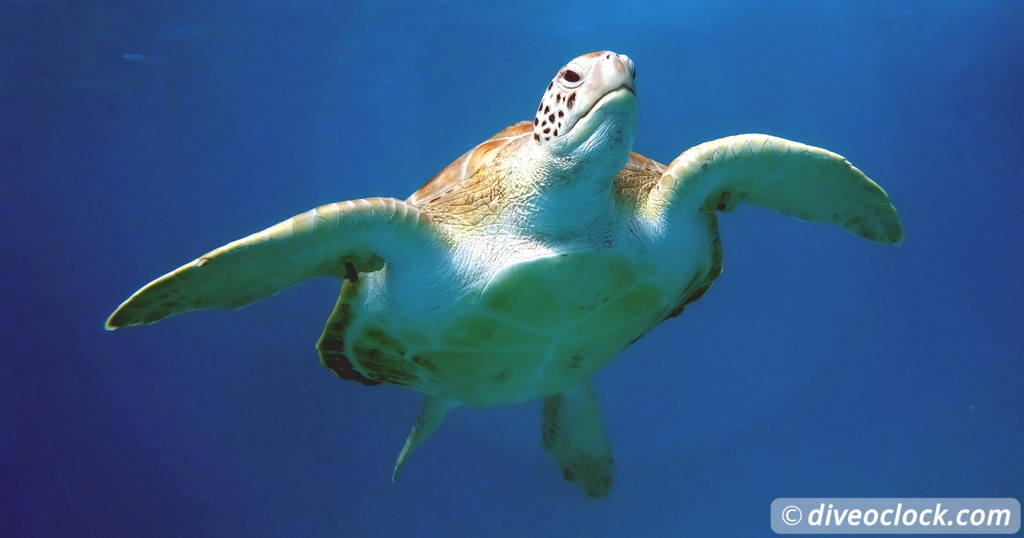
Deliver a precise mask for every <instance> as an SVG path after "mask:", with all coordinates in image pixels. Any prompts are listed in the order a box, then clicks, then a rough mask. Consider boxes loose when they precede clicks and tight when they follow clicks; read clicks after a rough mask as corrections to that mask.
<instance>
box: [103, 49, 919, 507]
mask: <svg viewBox="0 0 1024 538" xmlns="http://www.w3.org/2000/svg"><path fill="white" fill-rule="evenodd" d="M634 79H635V71H634V68H633V62H632V61H631V60H630V59H629V58H627V57H626V56H623V55H619V54H615V53H613V52H608V51H602V52H595V53H590V54H586V55H583V56H580V57H578V58H576V59H574V60H573V61H572V62H570V63H569V64H567V65H566V66H564V67H563V68H561V69H560V70H559V71H558V73H557V74H556V76H555V78H554V79H553V80H552V81H551V83H550V84H549V85H548V88H547V90H546V92H545V94H544V97H543V99H542V101H541V103H540V106H539V107H538V108H537V112H536V117H535V119H534V121H533V122H520V123H515V124H512V125H511V126H509V127H507V128H505V129H503V130H502V131H500V132H498V133H497V134H495V135H494V136H493V137H492V138H490V139H488V140H487V141H485V142H483V143H481V144H479V145H478V146H476V147H475V148H473V149H471V150H470V151H469V152H467V153H466V154H464V155H463V156H462V157H460V158H459V159H457V160H456V161H454V162H453V163H452V164H450V165H449V166H448V167H446V168H445V169H444V170H442V171H441V172H440V173H439V174H438V175H437V176H435V177H434V178H433V179H431V180H430V181H429V182H427V184H425V185H424V186H423V187H422V188H421V189H420V190H418V191H417V192H416V193H414V194H413V195H412V196H411V197H410V198H408V199H407V200H405V201H401V200H396V199H392V198H367V199H362V200H354V201H349V202H339V203H334V204H327V205H324V206H320V207H317V208H315V209H312V210H310V211H307V212H305V213H302V214H299V215H297V216H296V217H293V218H292V219H289V220H287V221H284V222H282V223H280V224H277V225H275V226H272V227H270V228H268V229H266V230H263V231H261V232H258V233H255V234H253V235H251V236H248V237H245V238H243V239H239V240H238V241H235V242H232V243H229V244H228V245H225V246H223V247H221V248H218V249H216V250H214V251H212V252H210V253H207V254H205V255H203V256H200V257H199V258H197V259H196V260H194V261H192V262H190V263H188V264H186V265H184V266H182V267H180V268H178V269H177V270H175V271H172V272H170V273H168V274H167V275H164V276H163V277H160V278H159V279H157V280H154V281H153V282H151V283H150V284H148V285H146V286H145V287H143V288H142V289H141V290H139V291H138V292H136V293H135V294H134V295H132V296H131V297H130V298H129V299H128V300H126V301H125V302H124V303H123V304H121V306H120V307H119V308H118V309H117V310H116V311H115V312H114V313H113V314H112V315H111V316H110V318H109V319H108V320H107V328H108V329H115V328H118V327H124V326H130V325H142V324H148V323H154V322H156V321H159V320H161V319H164V318H166V317H170V316H173V315H176V314H180V313H183V312H188V311H191V310H198V309H204V308H213V307H222V308H238V307H241V306H244V305H246V304H249V303H252V302H254V301H257V300H260V299H263V298H266V297H269V296H271V295H273V294H275V293H277V292H279V291H281V290H283V289H285V288H288V287H290V286H293V285H295V284H298V283H300V282H302V281H304V280H307V279H310V278H314V277H317V276H322V275H333V276H336V277H338V278H340V279H342V282H343V284H342V290H341V294H340V296H339V298H338V301H337V304H336V305H335V308H334V311H333V312H332V314H331V316H330V318H329V319H328V321H327V325H326V327H325V328H324V332H323V334H322V336H321V337H320V340H319V341H318V342H317V349H318V350H319V353H320V358H321V361H322V362H323V364H324V365H325V366H327V367H328V368H330V369H331V370H333V371H334V372H335V373H336V374H337V375H338V376H339V377H341V378H344V379H350V380H354V381H357V382H360V383H363V384H366V385H376V384H381V383H391V384H396V385H401V386H405V387H408V388H410V389H413V390H416V391H419V392H421V393H423V395H424V405H423V410H422V412H421V414H420V417H419V419H418V420H417V422H416V424H414V425H413V428H412V431H411V432H410V433H409V436H408V438H407V440H406V443H405V446H404V447H403V448H402V450H401V452H400V455H399V458H398V462H397V463H396V464H395V469H394V476H397V474H398V472H399V471H400V470H401V468H402V465H403V464H404V463H405V461H406V459H407V458H408V457H409V455H410V454H411V453H412V452H413V450H414V449H415V448H416V447H417V446H418V445H419V444H420V443H422V442H423V441H424V440H425V439H426V438H427V437H428V436H429V435H430V434H431V433H432V432H433V431H434V430H435V429H436V428H437V426H438V425H439V424H440V423H441V421H442V420H443V418H444V416H445V413H446V412H447V411H448V410H449V409H450V408H452V407H454V406H456V405H460V404H466V405H472V406H481V407H482V406H492V405H504V404H512V403H519V402H524V401H529V400H534V399H540V398H544V399H545V401H544V417H543V426H542V440H543V443H544V446H545V448H546V449H547V450H548V451H549V452H550V453H551V454H552V455H553V456H554V457H555V459H556V461H557V462H558V464H559V466H560V467H561V469H562V474H563V477H565V479H566V480H568V481H570V482H575V483H577V484H578V485H579V486H580V487H582V488H583V490H584V491H585V492H586V493H587V494H588V495H590V496H592V497H602V496H604V495H606V494H607V492H608V491H609V489H610V487H611V482H612V470H611V467H612V457H611V449H610V448H609V445H608V442H607V440H606V438H605V434H604V428H603V425H602V423H601V418H600V413H599V409H598V404H597V398H596V395H595V394H594V392H593V389H592V387H591V384H590V380H591V378H592V376H593V374H594V372H596V371H597V370H598V369H599V368H600V367H601V366H603V365H604V364H605V363H607V362H608V361H609V360H611V359H612V358H614V357H615V356H616V355H617V354H618V353H619V352H620V351H621V350H622V349H623V348H625V347H626V346H628V345H629V344H630V343H632V342H634V341H636V340H637V339H638V338H640V337H641V336H643V335H644V334H645V333H647V331H649V330H650V329H651V328H653V327H654V326H655V325H657V324H658V323H660V322H662V321H664V320H666V319H668V318H671V317H674V316H676V315H678V314H679V313H680V312H681V311H682V309H683V307H684V306H685V305H686V304H687V303H689V302H692V301H694V300H696V299H697V298H699V297H700V296H701V295H703V294H704V292H706V291H707V290H708V288H709V287H710V286H711V284H712V283H713V281H714V279H715V278H716V277H717V276H718V275H719V273H720V272H721V267H722V266H721V255H722V254H721V246H720V243H719V239H718V230H717V217H716V212H719V211H725V212H727V211H730V210H731V209H732V208H733V207H734V206H735V205H736V204H738V203H744V202H745V203H749V204H753V205H757V206H761V207H765V208H768V209H772V210H775V211H779V212H782V213H784V214H787V215H790V216H793V217H796V218H799V219H803V220H811V221H819V222H824V223H829V224H836V225H839V226H842V227H843V228H845V229H846V230H847V231H849V232H851V233H853V234H856V235H860V236H862V237H864V238H866V239H869V240H871V241H876V242H880V243H890V244H898V243H899V242H901V241H902V239H903V228H902V225H901V224H900V221H899V218H898V216H897V214H896V210H895V209H894V208H893V206H892V204H891V203H890V201H889V198H888V196H887V195H886V193H885V191H883V190H882V189H881V187H879V186H878V185H877V184H875V183H874V182H872V181H871V180H870V179H868V178H867V177H866V176H865V175H864V174H862V173H861V172H860V170H858V169H857V168H855V167H853V166H852V165H851V164H850V163H849V162H847V161H846V160H845V159H843V158H842V157H841V156H839V155H836V154H834V153H831V152H829V151H826V150H823V149H819V148H815V147H812V146H807V145H804V144H800V143H796V142H791V141H788V140H784V139H781V138H776V137H772V136H767V135H759V134H752V135H738V136H733V137H728V138H723V139H719V140H714V141H711V142H707V143H704V144H701V145H699V146H696V147H694V148H691V149H689V150H687V151H685V152H683V153H682V154H681V155H680V156H679V157H678V158H676V159H675V160H674V161H672V162H671V163H670V164H669V165H667V166H666V165H662V164H660V163H658V162H656V161H653V160H650V159H648V158H646V157H643V156H642V155H639V154H636V153H632V144H633V138H634V132H635V124H636V119H635V118H636V116H635V104H636V88H635V82H634Z"/></svg>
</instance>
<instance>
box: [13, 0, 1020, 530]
mask: <svg viewBox="0 0 1024 538" xmlns="http://www.w3.org/2000/svg"><path fill="white" fill-rule="evenodd" d="M600 49H611V50H615V51H617V52H622V53H626V54H629V55H630V56H631V57H632V58H633V59H634V60H635V61H636V65H637V69H638V75H639V76H638V79H637V84H638V90H639V92H638V93H639V99H640V101H639V103H640V104H639V106H640V112H639V114H640V118H639V122H640V131H639V136H638V138H637V141H636V146H635V149H637V150H638V151H640V152H642V153H644V154H646V155H649V156H651V157H653V158H655V159H657V160H660V161H662V162H668V161H670V160H671V159H672V158H674V157H675V156H676V155H677V154H678V153H679V152H681V151H683V150H684V149H686V148H688V147H690V146H692V145H695V144H697V143H700V142H702V141H705V140H709V139H712V138H717V137H721V136H725V135H730V134H737V133H743V132H765V133H770V134H775V135H779V136H784V137H787V138H791V139H794V140H799V141H802V142H805V143H809V144H813V145H817V146H821V147H825V148H828V149H831V150H833V151H836V152H838V153H841V154H843V155H844V156H846V157H847V158H849V159H850V160H851V161H852V162H853V163H854V164H856V165H857V166H859V167H860V168H861V169H862V170H864V171H865V172H866V173H867V174H868V175H869V176H871V177H872V178H873V179H875V180H876V181H878V182H879V183H880V184H881V185H882V186H883V187H884V188H885V189H886V190H887V191H888V192H889V194H890V195H891V197H892V199H893V201H894V203H895V205H896V207H897V208H898V209H899V211H900V214H901V217H902V219H903V223H904V225H905V227H906V230H907V239H906V242H905V243H904V244H903V245H902V246H900V247H895V248H893V247H886V246H880V245H875V244H869V243H867V242H865V241H862V240H860V239H858V238H855V237H853V236H851V235H848V234H846V233H844V232H843V231H842V230H839V229H836V228H830V227H827V226H824V225H820V224H808V223H802V222H798V221H795V220H792V219H788V218H785V217H783V216H781V215H778V214H776V213H772V212H769V211H766V210H763V209H758V208H753V207H748V206H741V207H740V208H738V209H737V210H736V211H735V212H733V213H732V214H729V215H725V216H723V217H722V218H721V219H720V222H721V225H722V230H721V231H722V238H723V243H724V247H725V273H724V274H723V276H722V277H721V278H720V279H719V280H718V281H717V283H716V284H715V286H714V288H713V289H712V290H711V292H710V293H708V294H707V295H706V296H705V297H704V298H703V299H701V300H700V301H699V302H698V303H696V304H694V305H692V306H691V307H690V308H688V309H687V311H686V313H685V314H684V315H682V316H681V317H679V318H676V319H674V320H671V321H670V322H667V323H665V324H663V325H661V326H660V327H659V328H657V329H656V330H654V331H653V332H651V333H650V334H649V335H647V336H646V337H645V338H643V339H642V340H640V341H639V342H638V343H636V344H635V345H633V346H631V347H630V348H628V349H627V350H626V351H625V352H624V353H623V354H622V355H621V356H620V357H619V358H617V359H616V360H615V361H613V362H612V363H610V364H609V365H608V366H607V367H605V368H604V369H603V370H602V371H601V372H600V373H599V374H598V376H597V380H596V384H597V387H598V390H599V392H600V397H601V404H602V409H603V412H604V417H605V425H606V428H607V430H608V435H609V437H610V439H611V442H612V444H613V446H614V451H615V455H616V461H615V484H614V487H613V490H612V492H611V494H610V495H609V496H608V497H607V498H606V499H604V500H602V501H593V500H590V499H587V498H586V497H584V496H583V495H582V494H581V493H580V492H579V490H578V489H577V488H576V487H575V486H572V485H569V484H567V483H565V482H564V481H563V480H562V478H561V476H560V473H559V471H558V469H557V467H556V465H555V463H554V462H553V460H551V458H550V457H549V456H548V455H547V454H546V453H545V452H544V451H543V449H542V447H541V443H540V435H539V424H540V405H539V403H537V402H534V403H530V404H525V405H520V406H513V407H505V408H496V409H484V410H480V409H471V408H460V409H457V410H455V411H453V412H452V413H451V415H450V416H449V418H448V420H447V422H446V423H445V424H444V425H443V426H442V428H441V429H440V430H439V431H438V432H437V433H436V434H435V435H434V437H433V438H432V439H430V441H429V442H428V443H426V444H425V445H424V446H423V447H421V448H420V450H419V451H418V453H417V454H416V455H415V456H414V457H413V458H412V460H411V461H410V462H409V465H408V466H407V467H406V470H405V471H404V473H403V476H402V477H401V479H400V480H399V481H398V482H397V483H391V481H390V472H391V466H392V463H393V461H394V457H395V455H396V454H397V452H398V450H399V448H400V446H401V443H402V441H403V440H404V438H405V435H406V433H407V431H408V428H409V426H410V424H411V423H412V421H413V420H414V418H415V416H416V413H417V410H418V405H419V404H418V396H417V395H416V394H415V393H412V392H409V391H406V390H404V389H400V388H396V387H387V386H381V387H363V386H361V385H357V384H355V383H352V382H342V381H339V380H338V379H336V378H335V376H334V375H333V374H332V373H331V372H329V371H328V370H326V369H324V368H323V367H322V366H320V364H319V363H318V360H317V357H316V353H315V351H314V349H313V343H314V342H315V340H316V338H317V337H318V335H319V334H320V330H321V328H322V326H323V322H324V320H325V318H326V316H327V314H328V313H329V312H330V309H331V307H332V306H333V303H334V300H335V297H336V293H337V281H335V280H331V279H321V280H316V281H312V282H308V283H306V284H304V285H303V286H300V287H297V288H294V289H291V290H289V291H286V292H284V293H281V294H280V295H278V296H276V297H274V298H273V299H271V300H267V301H264V302H261V303H258V304H255V305H252V306H250V307H247V308H245V309H244V310H241V311H237V312H230V311H204V312H198V313H192V314H189V315H185V316H181V317H177V318H174V319H171V320H167V321H165V322H163V323H160V324H157V325H154V326H150V327H144V328H136V329H126V330H121V331H118V332H115V333H109V332H105V331H103V329H102V322H103V320H104V319H105V317H106V316H107V315H108V314H109V313H110V312H111V311H112V309H113V308H114V307H116V306H117V304H118V303H119V302H120V301H122V300H123V299H124V298H125V297H127V296H128V294H130V293H131V292H133V291H134V290H135V289H137V288H138V287H139V286H141V285H142V284H144V283H146V282H147V281H149V280H150V279H152V278H154V277H156V276H159V275H160V274H163V273H164V272H165V271H167V270H169V269H172V268H174V267H177V266H178V265H179V264H181V263H184V262H186V261H188V260H191V259H193V258H194V257H195V256H197V255H199V254H201V253H203V252H206V251H207V250H209V249H211V248H213V247H216V246H218V245H221V244H223V243H226V242H228V241H230V240H232V239H235V238H237V237H241V236H243V235H246V234H248V233H250V232H253V231H256V230H259V229H262V228H263V227H265V226H267V225H269V224H272V223H274V222H277V221H279V220H281V219H283V218H286V217H289V216H291V215H293V214H296V213H299V212H301V211H304V210H306V209H308V208H310V207H313V206H316V205H319V204H321V203H326V202H330V201H336V200H346V199H353V198H360V197H364V196H374V195H382V196H395V197H398V198H404V197H406V196H407V195H408V194H409V193H411V192H412V191H413V190H415V189H416V188H417V187H418V186H419V185H420V184H421V183H422V182H423V181H425V180H426V179H428V178H429V177H431V176H432V175H433V174H434V173H435V172H436V171H438V170H439V169H440V168H441V167H442V166H444V165H445V164H447V163H448V162H449V161H450V160H452V159H454V158H455V157H457V156H458V155H460V154H461V153H462V152H463V151H465V150H466V149H468V148H470V147H472V146H473V145H474V144H476V143H478V142H479V141H481V140H483V139H484V138H486V137H487V136H489V135H490V134H492V133H493V132H495V131H497V130H498V129H500V128H501V127H503V126H504V125H506V124H508V123H511V122H513V121H517V120H521V119H529V118H530V117H532V114H533V110H534V107H535V106H536V103H537V101H538V100H539V99H540V96H541V94H542V93H543V90H544V87H545V85H546V84H547V82H548V80H549V79H550V77H551V76H552V74H553V73H554V72H555V70H556V69H558V67H560V66H561V65H563V64H564V63H565V62H567V61H568V60H569V59H571V58H572V57H574V56H576V55H578V54H581V53H584V52H587V51H591V50H600ZM0 51H3V52H2V53H0V126H2V127H0V174H2V175H0V177H2V180H0V200H2V201H3V202H4V203H3V207H4V208H5V210H4V211H3V212H2V215H3V226H4V232H3V234H2V236H0V237H2V239H0V245H2V248H3V253H4V262H3V265H2V272H3V279H2V282H3V286H4V291H3V299H4V301H3V302H4V304H5V306H4V309H3V317H4V323H2V324H0V327H2V328H0V331H2V334H3V341H4V351H3V361H2V363H0V382H2V385H0V484H2V486H0V529H4V530H3V531H0V534H3V535H5V536H27V537H53V536H103V537H108V536H154V537H155V536H200V537H206V536H211V537H212V536H268V537H271V536H273V537H277V536H297V537H298V536H302V537H319V536H346V537H348V536H560V537H562V536H590V537H597V536H609V537H623V536H658V537H661V536H664V537H679V536H708V537H711V536H715V537H717V536H742V537H746V536H766V535H771V530H770V527H769V504H770V502H771V500H772V499H773V498H776V497H783V496H789V497H803V496H807V497H810V496H834V497H904V496H905V497H912V496H917V497H975V496H976V497H1016V498H1022V497H1024V456H1022V454H1024V451H1022V447H1024V394H1022V391H1021V382H1022V378H1024V376H1022V374H1024V360H1022V359H1024V357H1022V355H1024V346H1022V343H1024V337H1022V335H1021V327H1022V320H1024V279H1022V277H1021V275H1022V274H1024V254H1022V247H1024V209H1022V207H1024V181H1022V179H1024V178H1022V174H1021V156H1022V152H1024V69H1022V65H1024V59H1022V58H1024V3H1021V2H1016V1H1005V2H999V1H977V2H961V1H919V2H893V1H858V2H854V1H843V2H820V1H807V2H797V1H782V2H724V3H718V2H658V3H650V4H634V3H631V2H608V1H600V2H580V3H565V4H562V3H549V2H525V3H497V4H491V3H485V2H437V3H432V4H430V5H427V4H402V3H388V2H373V3H370V4H366V5H348V4H345V3H342V2H329V1H324V0H310V1H292V2H265V1H263V0H254V1H248V2H194V1H181V2H154V1H150V0H146V1H135V2H106V3H104V2H62V1H59V0H51V1H45V0H18V1H7V2H2V3H0Z"/></svg>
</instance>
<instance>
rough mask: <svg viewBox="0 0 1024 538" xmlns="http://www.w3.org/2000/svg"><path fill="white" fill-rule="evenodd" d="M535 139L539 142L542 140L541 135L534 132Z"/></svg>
mask: <svg viewBox="0 0 1024 538" xmlns="http://www.w3.org/2000/svg"><path fill="white" fill-rule="evenodd" d="M533 139H534V140H536V141H537V142H540V135H539V134H537V133H533Z"/></svg>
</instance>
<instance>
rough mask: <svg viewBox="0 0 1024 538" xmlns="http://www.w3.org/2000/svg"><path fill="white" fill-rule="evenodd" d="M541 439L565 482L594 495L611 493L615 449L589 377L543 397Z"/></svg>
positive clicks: (589, 494) (600, 495) (598, 496)
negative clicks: (565, 389) (608, 436)
mask: <svg viewBox="0 0 1024 538" xmlns="http://www.w3.org/2000/svg"><path fill="white" fill-rule="evenodd" d="M541 439H542V440H543V441H544V448H546V449H547V450H548V452H550V453H551V455H552V456H554V458H555V460H556V461H558V465H559V466H560V467H561V468H562V477H563V478H565V480H566V481H568V482H575V483H576V484H577V485H578V486H579V487H581V488H583V491H584V492H586V494H587V495H588V496H590V497H593V498H600V497H604V496H605V495H607V494H608V490H609V489H611V487H612V449H611V447H610V446H609V445H608V438H607V437H606V436H605V433H604V425H603V423H602V421H601V410H600V409H599V408H598V405H597V396H596V395H595V394H594V389H593V387H592V386H591V384H590V381H589V380H588V381H585V382H583V383H581V384H579V385H577V386H575V387H573V388H571V389H569V390H567V391H565V392H563V393H561V394H557V395H555V396H549V397H547V398H546V399H545V400H544V422H543V425H542V426H541Z"/></svg>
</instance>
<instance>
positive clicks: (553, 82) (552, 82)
mask: <svg viewBox="0 0 1024 538" xmlns="http://www.w3.org/2000/svg"><path fill="white" fill-rule="evenodd" d="M554 85H555V81H553V80H552V81H551V82H548V89H549V90H550V89H551V88H552V87H553V86H554Z"/></svg>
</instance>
